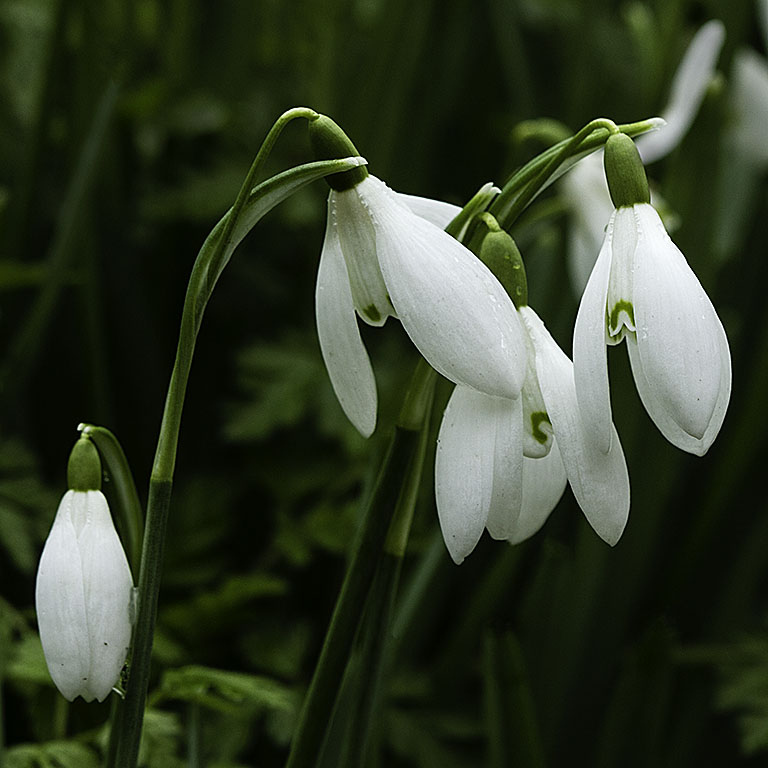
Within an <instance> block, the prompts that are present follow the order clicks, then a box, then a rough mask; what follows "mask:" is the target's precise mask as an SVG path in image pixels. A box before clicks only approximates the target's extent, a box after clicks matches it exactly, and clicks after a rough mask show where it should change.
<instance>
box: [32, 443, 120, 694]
mask: <svg viewBox="0 0 768 768" xmlns="http://www.w3.org/2000/svg"><path fill="white" fill-rule="evenodd" d="M87 442H90V441H87ZM94 450H95V449H94ZM73 453H74V451H73ZM70 466H71V462H70ZM99 472H100V470H99ZM71 484H72V483H71ZM132 593H133V580H132V578H131V570H130V568H129V566H128V561H127V560H126V557H125V553H124V552H123V548H122V546H121V544H120V539H119V538H118V535H117V532H116V531H115V527H114V525H113V523H112V517H111V515H110V512H109V507H108V505H107V500H106V499H105V498H104V495H103V494H102V493H101V491H100V490H70V491H67V493H65V494H64V497H63V498H62V500H61V503H60V504H59V509H58V511H57V512H56V518H55V520H54V522H53V527H52V528H51V532H50V533H49V534H48V539H47V541H46V542H45V547H44V549H43V554H42V556H41V558H40V565H39V567H38V571H37V585H36V589H35V605H36V609H37V620H38V625H39V629H40V640H41V641H42V644H43V652H44V654H45V661H46V663H47V664H48V670H49V671H50V673H51V677H52V678H53V682H54V683H55V684H56V687H57V688H58V689H59V690H60V691H61V693H62V695H63V696H64V697H65V698H67V699H69V700H70V701H73V700H74V699H75V698H76V697H77V696H82V697H83V698H84V699H85V700H86V701H93V699H98V700H99V701H103V700H104V699H105V698H106V697H107V695H108V694H109V692H110V691H111V690H112V687H113V686H114V685H115V683H116V682H117V680H118V677H119V676H120V671H121V669H122V667H123V663H124V662H125V657H126V655H127V653H128V647H129V644H130V641H131V611H130V603H131V597H132Z"/></svg>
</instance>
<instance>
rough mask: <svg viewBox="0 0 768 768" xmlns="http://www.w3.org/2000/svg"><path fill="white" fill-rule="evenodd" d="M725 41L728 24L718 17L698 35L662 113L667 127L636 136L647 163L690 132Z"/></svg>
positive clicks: (661, 154)
mask: <svg viewBox="0 0 768 768" xmlns="http://www.w3.org/2000/svg"><path fill="white" fill-rule="evenodd" d="M724 40H725V27H724V26H723V24H722V22H720V21H717V20H712V21H709V22H707V23H706V24H704V26H702V27H701V29H699V31H698V32H697V33H696V35H695V36H694V38H693V40H692V41H691V44H690V45H689V46H688V50H687V51H686V52H685V56H683V60H682V61H681V62H680V66H679V67H678V68H677V72H676V73H675V77H674V79H673V81H672V87H671V89H670V94H669V102H668V103H667V106H666V107H665V108H664V110H663V111H662V113H661V116H662V117H663V118H664V119H665V120H666V121H667V124H666V126H665V127H663V128H662V129H661V130H659V131H653V132H651V133H646V134H643V135H642V136H638V137H637V139H635V144H636V145H637V149H638V151H639V152H640V157H642V159H643V162H644V163H645V164H646V165H647V164H649V163H653V162H655V161H656V160H660V159H661V158H662V157H664V156H665V155H667V154H669V152H671V151H672V150H673V149H674V148H675V147H676V146H677V145H678V144H679V143H680V140H681V139H682V138H683V136H685V134H686V133H687V132H688V129H689V128H690V127H691V123H692V122H693V120H694V118H695V117H696V114H697V112H698V111H699V106H700V105H701V101H702V99H703V98H704V94H705V93H706V90H707V86H708V85H709V82H710V80H711V79H712V76H713V73H714V70H715V64H716V63H717V57H718V56H719V55H720V49H721V48H722V46H723V41H724Z"/></svg>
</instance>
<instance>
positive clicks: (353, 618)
mask: <svg viewBox="0 0 768 768" xmlns="http://www.w3.org/2000/svg"><path fill="white" fill-rule="evenodd" d="M434 382H435V373H434V371H433V370H432V369H431V368H430V367H429V365H428V364H427V363H426V362H425V361H424V360H420V361H419V363H418V365H417V366H416V370H415V371H414V374H413V377H412V379H411V386H410V387H409V388H408V392H407V394H406V398H405V402H404V404H403V408H402V409H401V412H400V416H399V418H398V423H397V424H396V425H395V431H394V434H393V436H392V439H391V441H390V445H389V449H388V451H387V455H386V457H385V459H384V462H383V464H382V466H381V469H380V471H379V475H378V477H377V479H376V484H375V485H374V488H373V490H372V492H371V495H370V497H369V499H368V502H367V504H366V508H365V512H364V514H363V522H362V525H361V528H360V530H359V532H358V535H357V538H356V540H355V545H354V547H353V555H352V558H351V560H350V563H349V567H348V568H347V572H346V575H345V577H344V582H343V584H342V587H341V591H340V593H339V597H338V598H337V600H336V605H335V607H334V610H333V615H332V617H331V622H330V625H329V627H328V631H327V632H326V635H325V640H324V641H323V647H322V650H321V651H320V658H319V659H318V661H317V665H316V667H315V671H314V674H313V676H312V681H311V683H310V685H309V690H308V691H307V695H306V697H305V699H304V704H303V706H302V709H301V714H300V715H299V722H298V725H297V728H296V731H295V733H294V737H293V741H292V743H291V751H290V754H289V755H288V761H287V763H286V768H310V766H314V765H315V764H316V762H317V759H318V756H319V754H320V749H321V747H322V744H323V740H324V738H325V734H326V730H327V725H328V722H329V719H330V715H331V713H332V711H333V708H334V703H335V701H336V698H337V695H338V691H339V686H340V685H341V680H342V677H343V675H344V670H345V669H346V666H347V662H348V660H349V654H350V651H351V649H352V643H353V641H354V639H355V635H356V633H357V628H358V624H359V620H360V615H361V613H362V611H363V606H364V605H365V602H366V599H367V598H368V594H369V591H370V588H371V584H372V582H373V578H374V574H375V573H376V568H377V565H378V563H379V561H380V559H381V556H382V552H383V551H384V547H385V543H386V542H387V541H388V540H389V537H390V529H391V526H392V521H393V512H394V510H396V509H397V508H398V505H399V502H400V499H401V498H403V489H404V488H406V487H407V484H408V480H409V477H410V474H411V468H412V467H413V466H414V463H415V462H416V460H417V457H418V453H419V444H420V442H421V440H422V425H423V423H424V420H425V418H426V414H427V413H428V412H429V409H430V405H431V402H432V390H433V387H434ZM406 519H408V520H409V519H410V518H408V517H407V516H403V518H402V519H401V521H400V523H398V524H397V526H398V527H400V528H402V526H403V525H404V523H405V520H406ZM399 533H400V535H395V537H394V541H395V542H403V536H402V530H401V531H400V532H399Z"/></svg>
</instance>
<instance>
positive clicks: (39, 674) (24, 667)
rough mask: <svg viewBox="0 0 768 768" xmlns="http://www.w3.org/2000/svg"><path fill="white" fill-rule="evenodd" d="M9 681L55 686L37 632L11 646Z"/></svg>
mask: <svg viewBox="0 0 768 768" xmlns="http://www.w3.org/2000/svg"><path fill="white" fill-rule="evenodd" d="M6 675H7V677H8V679H9V680H14V681H17V682H28V683H39V684H42V685H53V683H52V682H51V676H50V674H49V673H48V667H47V665H46V663H45V656H44V655H43V646H42V645H41V644H40V638H39V636H38V634H37V633H36V632H29V633H28V634H26V635H24V636H23V637H22V638H21V639H20V640H19V641H18V642H16V643H14V644H13V645H12V646H11V658H10V662H9V664H8V668H7V670H6Z"/></svg>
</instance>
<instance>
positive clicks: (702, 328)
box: [630, 205, 731, 454]
mask: <svg viewBox="0 0 768 768" xmlns="http://www.w3.org/2000/svg"><path fill="white" fill-rule="evenodd" d="M635 213H636V216H637V226H638V248H637V252H636V257H635V264H634V306H635V321H636V325H637V349H636V351H635V350H633V351H632V353H631V356H630V360H631V362H632V370H633V373H634V374H635V381H636V384H637V387H638V392H640V396H641V398H642V400H643V404H644V405H645V408H646V410H647V411H648V413H649V415H650V416H651V418H652V419H653V421H654V423H656V425H657V426H658V427H659V429H660V430H661V431H662V433H663V434H664V435H665V436H666V437H667V438H668V439H669V440H670V442H672V443H673V444H675V445H678V447H680V448H683V450H688V451H692V452H693V453H698V454H703V453H704V452H705V451H706V450H707V449H708V448H709V446H710V445H711V443H712V440H714V438H715V437H716V435H717V433H718V431H719V430H720V426H721V425H722V422H723V418H724V417H725V410H726V407H727V405H728V400H729V399H730V392H731V358H730V351H729V348H728V339H727V338H726V335H725V331H724V330H723V326H722V324H721V322H720V319H719V318H718V316H717V313H716V312H715V308H714V307H713V306H712V302H711V301H710V300H709V298H708V297H707V295H706V293H705V292H704V289H703V288H702V287H701V284H700V283H699V281H698V280H697V278H696V275H694V274H693V271H692V270H691V268H690V267H689V266H688V264H687V262H686V260H685V257H684V256H683V254H682V253H681V252H680V250H679V249H678V248H677V246H676V245H675V244H674V243H673V242H672V240H671V239H670V238H669V235H667V233H666V230H665V229H664V225H663V224H662V223H661V219H660V218H659V215H658V214H657V213H656V211H655V210H654V209H653V207H652V206H650V205H638V206H635ZM672 424H674V425H676V427H677V429H676V428H675V427H673V426H671V425H672ZM681 432H682V433H685V434H686V435H688V436H689V437H690V438H693V441H691V440H689V439H688V438H686V437H683V436H682V435H681Z"/></svg>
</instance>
